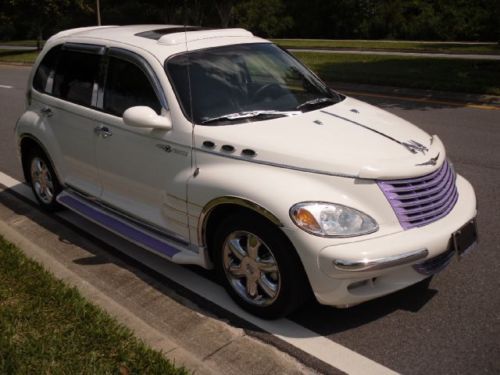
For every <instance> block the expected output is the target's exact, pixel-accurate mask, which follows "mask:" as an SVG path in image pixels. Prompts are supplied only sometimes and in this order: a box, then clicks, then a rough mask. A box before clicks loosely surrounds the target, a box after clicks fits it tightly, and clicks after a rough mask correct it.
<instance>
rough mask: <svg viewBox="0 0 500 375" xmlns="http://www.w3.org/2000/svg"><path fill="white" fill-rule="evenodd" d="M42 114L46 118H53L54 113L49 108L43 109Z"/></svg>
mask: <svg viewBox="0 0 500 375" xmlns="http://www.w3.org/2000/svg"><path fill="white" fill-rule="evenodd" d="M40 112H42V113H43V114H44V115H45V116H47V117H50V116H52V115H53V114H54V113H53V112H52V110H51V109H50V108H49V107H43V108H42V109H41V110H40Z"/></svg>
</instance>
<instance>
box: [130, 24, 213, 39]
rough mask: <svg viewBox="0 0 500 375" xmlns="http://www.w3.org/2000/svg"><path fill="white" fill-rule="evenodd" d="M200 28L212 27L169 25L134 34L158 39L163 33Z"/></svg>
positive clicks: (197, 29)
mask: <svg viewBox="0 0 500 375" xmlns="http://www.w3.org/2000/svg"><path fill="white" fill-rule="evenodd" d="M199 30H211V29H210V28H206V27H200V26H182V27H167V28H165V29H158V30H150V31H143V32H142V33H137V34H134V35H135V36H142V37H143V38H148V39H153V40H158V39H160V38H161V37H162V36H163V35H167V34H174V33H181V32H184V31H199Z"/></svg>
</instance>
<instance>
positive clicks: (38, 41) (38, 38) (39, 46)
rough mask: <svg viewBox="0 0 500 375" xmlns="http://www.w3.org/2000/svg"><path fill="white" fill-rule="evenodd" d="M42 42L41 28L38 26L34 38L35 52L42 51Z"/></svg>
mask: <svg viewBox="0 0 500 375" xmlns="http://www.w3.org/2000/svg"><path fill="white" fill-rule="evenodd" d="M42 41H43V30H42V27H41V26H38V33H37V36H36V49H37V51H41V50H42Z"/></svg>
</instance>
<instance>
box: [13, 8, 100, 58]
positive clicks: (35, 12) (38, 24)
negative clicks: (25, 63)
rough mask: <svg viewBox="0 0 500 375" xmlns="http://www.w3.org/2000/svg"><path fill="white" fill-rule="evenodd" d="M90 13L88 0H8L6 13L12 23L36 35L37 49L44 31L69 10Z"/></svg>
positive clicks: (53, 25) (55, 23) (39, 46)
mask: <svg viewBox="0 0 500 375" xmlns="http://www.w3.org/2000/svg"><path fill="white" fill-rule="evenodd" d="M70 11H71V12H75V13H78V12H85V13H91V12H93V9H92V8H91V7H90V5H89V4H88V0H44V1H38V0H8V8H7V14H8V16H9V17H10V19H11V20H13V21H14V24H16V25H19V26H21V27H25V28H26V29H27V31H28V34H31V35H36V39H37V46H38V49H40V48H41V41H42V40H43V38H44V36H45V35H46V32H47V31H48V30H50V29H53V28H54V27H55V26H56V25H57V24H58V23H59V22H60V20H62V19H63V17H64V16H66V15H68V13H69V12H70Z"/></svg>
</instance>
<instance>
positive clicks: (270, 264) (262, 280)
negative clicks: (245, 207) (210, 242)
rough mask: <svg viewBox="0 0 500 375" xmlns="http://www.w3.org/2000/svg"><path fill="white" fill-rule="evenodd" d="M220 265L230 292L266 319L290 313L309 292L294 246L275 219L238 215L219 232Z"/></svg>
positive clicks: (245, 306) (231, 217)
mask: <svg viewBox="0 0 500 375" xmlns="http://www.w3.org/2000/svg"><path fill="white" fill-rule="evenodd" d="M214 246H215V263H216V269H217V272H218V275H219V278H220V279H221V281H222V283H223V284H224V287H225V288H226V290H227V291H228V293H229V294H230V295H231V297H232V298H233V299H234V300H235V302H237V303H238V304H239V305H240V306H241V307H243V308H244V309H245V310H247V311H249V312H251V313H252V314H254V315H257V316H260V317H262V318H266V319H275V318H279V317H282V316H285V315H287V314H289V313H291V312H292V311H293V310H295V309H296V308H297V307H299V306H300V305H301V304H302V303H303V302H304V300H305V298H306V296H307V288H308V281H307V278H306V276H305V273H304V270H303V267H302V265H301V263H300V260H299V258H298V256H297V254H296V253H295V250H294V249H293V247H292V246H291V244H290V243H289V241H288V240H287V239H286V238H285V237H284V234H283V233H281V232H280V231H279V229H278V228H276V227H275V226H274V225H273V224H271V223H269V222H267V221H266V220H264V219H262V218H260V217H258V216H255V215H233V216H230V217H228V218H226V220H224V221H223V222H222V223H221V224H220V226H219V228H218V230H217V231H216V234H215V241H214Z"/></svg>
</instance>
